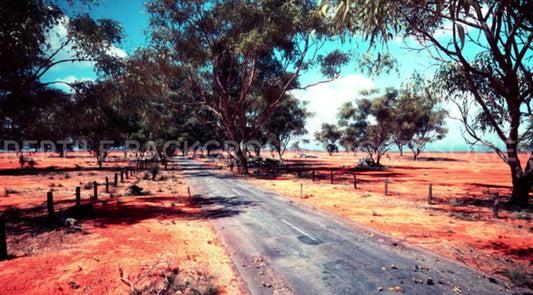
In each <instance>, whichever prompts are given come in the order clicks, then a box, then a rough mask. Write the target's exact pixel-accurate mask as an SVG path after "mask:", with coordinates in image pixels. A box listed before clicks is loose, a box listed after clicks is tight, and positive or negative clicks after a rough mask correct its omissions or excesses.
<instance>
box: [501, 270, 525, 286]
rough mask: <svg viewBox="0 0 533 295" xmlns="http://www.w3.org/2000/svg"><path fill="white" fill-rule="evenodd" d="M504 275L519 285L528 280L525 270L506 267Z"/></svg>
mask: <svg viewBox="0 0 533 295" xmlns="http://www.w3.org/2000/svg"><path fill="white" fill-rule="evenodd" d="M503 275H504V276H505V277H506V278H508V279H509V280H511V281H512V282H513V283H515V284H516V285H518V286H524V285H525V284H526V283H527V282H528V278H527V274H526V273H524V272H520V271H516V270H510V269H504V270H503Z"/></svg>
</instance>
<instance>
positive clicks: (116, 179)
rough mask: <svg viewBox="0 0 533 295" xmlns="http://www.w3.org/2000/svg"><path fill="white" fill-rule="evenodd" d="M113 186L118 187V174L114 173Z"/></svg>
mask: <svg viewBox="0 0 533 295" xmlns="http://www.w3.org/2000/svg"><path fill="white" fill-rule="evenodd" d="M115 186H118V173H116V172H115Z"/></svg>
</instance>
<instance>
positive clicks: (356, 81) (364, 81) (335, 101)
mask: <svg viewBox="0 0 533 295" xmlns="http://www.w3.org/2000/svg"><path fill="white" fill-rule="evenodd" d="M371 88H374V81H373V80H372V79H369V78H366V77H363V76H361V75H356V74H350V75H347V76H345V77H341V78H339V79H337V80H335V81H332V82H329V83H323V84H319V85H316V86H313V87H310V88H308V89H307V90H297V91H293V92H292V94H293V95H294V96H296V97H297V98H298V99H300V100H306V101H309V104H308V106H307V108H308V110H309V111H311V112H313V113H314V114H315V115H314V116H313V117H312V118H310V119H309V120H308V122H307V126H306V127H307V131H308V132H309V135H308V137H310V139H313V138H314V136H313V134H314V133H315V131H318V130H319V129H320V127H321V125H322V123H325V122H327V123H335V124H336V123H337V113H338V110H339V108H340V106H341V105H342V104H343V103H344V102H346V101H353V100H354V99H355V98H356V97H357V95H358V92H359V91H360V90H363V89H371Z"/></svg>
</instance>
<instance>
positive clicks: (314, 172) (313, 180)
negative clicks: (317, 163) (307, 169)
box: [313, 169, 315, 181]
mask: <svg viewBox="0 0 533 295" xmlns="http://www.w3.org/2000/svg"><path fill="white" fill-rule="evenodd" d="M313 181H315V169H313Z"/></svg>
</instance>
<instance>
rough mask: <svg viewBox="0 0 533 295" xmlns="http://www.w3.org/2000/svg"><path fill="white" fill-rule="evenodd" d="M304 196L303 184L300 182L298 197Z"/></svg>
mask: <svg viewBox="0 0 533 295" xmlns="http://www.w3.org/2000/svg"><path fill="white" fill-rule="evenodd" d="M303 198H304V184H303V183H300V199H303Z"/></svg>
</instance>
